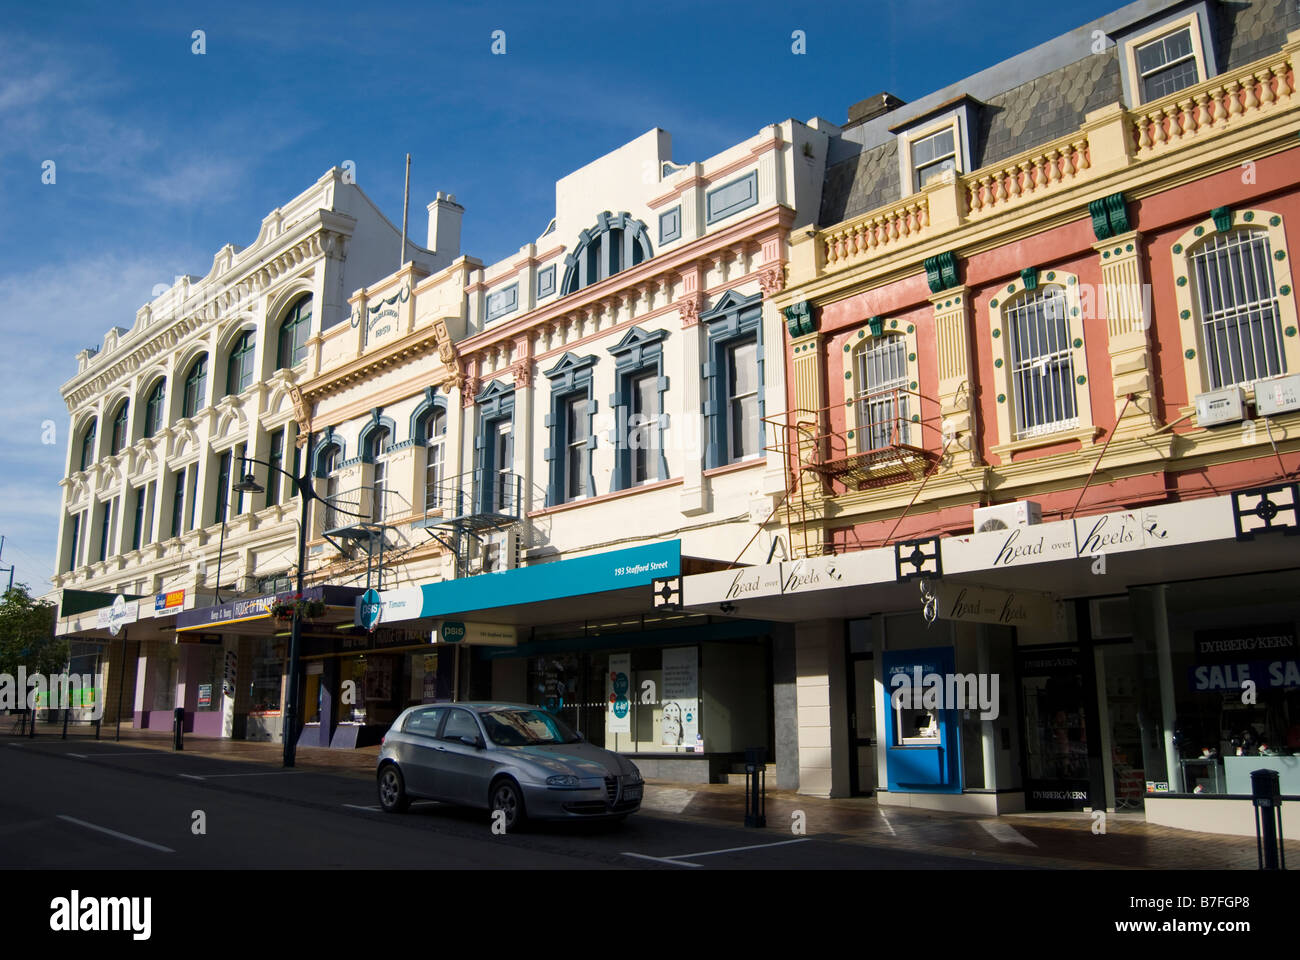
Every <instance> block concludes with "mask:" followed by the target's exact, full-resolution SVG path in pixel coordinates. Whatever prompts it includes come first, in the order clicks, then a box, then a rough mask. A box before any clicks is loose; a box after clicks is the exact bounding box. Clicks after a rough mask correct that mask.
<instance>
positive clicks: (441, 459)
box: [424, 407, 447, 512]
mask: <svg viewBox="0 0 1300 960" xmlns="http://www.w3.org/2000/svg"><path fill="white" fill-rule="evenodd" d="M425 438H426V441H425V442H426V443H427V444H428V450H427V455H426V456H425V460H424V509H425V512H429V511H432V510H437V509H438V508H439V507H441V506H442V499H443V489H442V488H443V484H444V483H445V482H446V479H447V411H446V410H445V409H443V408H442V407H434V408H433V411H432V412H431V413H430V414H429V418H428V421H427V423H426V427H425Z"/></svg>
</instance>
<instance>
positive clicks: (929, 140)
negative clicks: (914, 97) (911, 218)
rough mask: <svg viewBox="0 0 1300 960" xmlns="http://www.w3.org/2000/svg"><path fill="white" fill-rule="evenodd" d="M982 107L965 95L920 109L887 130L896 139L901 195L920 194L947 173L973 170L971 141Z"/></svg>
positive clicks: (973, 153)
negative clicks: (895, 136)
mask: <svg viewBox="0 0 1300 960" xmlns="http://www.w3.org/2000/svg"><path fill="white" fill-rule="evenodd" d="M981 106H982V104H980V102H979V101H978V100H976V99H975V98H973V97H971V96H969V95H968V94H962V95H961V96H959V97H957V98H955V99H953V100H948V101H946V102H945V103H940V104H938V105H936V106H933V107H930V108H929V109H922V110H921V111H920V112H919V113H917V114H916V115H915V116H912V117H909V118H908V119H906V120H903V121H901V122H900V123H896V124H895V125H894V126H892V127H890V128H889V130H890V132H891V133H893V134H896V135H897V137H898V182H899V184H900V185H901V186H902V195H903V196H905V197H906V196H910V195H911V194H913V193H919V192H920V191H921V190H924V189H925V188H926V186H927V185H929V184H931V183H934V182H935V181H936V180H939V179H941V178H942V177H943V176H944V175H945V174H947V173H948V172H949V171H952V172H954V173H957V174H962V173H966V172H967V171H969V170H971V169H972V167H973V166H974V161H973V160H972V158H973V157H974V156H975V151H974V149H973V144H972V137H973V136H974V131H978V130H979V111H980V107H981Z"/></svg>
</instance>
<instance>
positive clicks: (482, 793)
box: [377, 703, 643, 831]
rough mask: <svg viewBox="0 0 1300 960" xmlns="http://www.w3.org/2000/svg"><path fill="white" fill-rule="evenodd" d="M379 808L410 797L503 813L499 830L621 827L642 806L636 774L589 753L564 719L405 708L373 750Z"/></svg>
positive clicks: (510, 709) (496, 707) (502, 711)
mask: <svg viewBox="0 0 1300 960" xmlns="http://www.w3.org/2000/svg"><path fill="white" fill-rule="evenodd" d="M377 775H378V779H379V802H380V804H381V805H382V806H383V808H384V810H386V811H388V812H389V813H400V812H402V811H403V810H405V809H406V808H407V806H408V805H409V803H410V801H411V800H412V799H427V800H441V801H445V802H448V803H457V804H462V805H464V806H467V807H480V808H486V809H489V810H493V811H496V810H501V811H503V812H504V814H505V827H506V830H507V831H509V830H513V829H515V828H516V827H518V826H520V825H521V824H522V823H523V822H524V820H525V818H535V819H583V818H586V819H590V818H597V817H604V818H613V819H619V820H621V819H624V818H625V817H627V816H629V815H630V814H633V813H635V812H636V811H637V810H638V809H640V807H641V794H642V790H643V782H642V779H641V771H639V770H637V768H636V765H635V764H634V763H632V761H630V760H628V759H627V758H625V757H621V756H619V755H618V754H617V753H613V752H611V751H609V750H605V749H603V748H601V747H597V746H593V745H592V744H590V743H587V742H585V741H584V740H583V739H582V735H581V734H578V733H574V731H573V730H571V729H570V728H569V727H568V726H567V725H565V723H564V722H563V721H561V720H560V719H558V718H557V717H555V716H553V715H552V714H550V713H547V712H546V711H545V710H541V709H539V708H537V707H531V706H525V705H520V704H514V703H438V704H428V705H425V706H418V707H409V708H407V709H406V710H405V711H403V713H402V714H401V715H400V716H399V717H398V718H397V719H396V720H394V721H393V725H392V727H391V728H390V729H389V731H388V733H387V734H386V735H385V736H384V739H383V743H382V746H381V747H380V750H379V768H378V771H377Z"/></svg>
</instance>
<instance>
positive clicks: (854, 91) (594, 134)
mask: <svg viewBox="0 0 1300 960" xmlns="http://www.w3.org/2000/svg"><path fill="white" fill-rule="evenodd" d="M1120 5H1121V4H1119V3H1117V2H1115V0H1108V2H1077V3H1071V4H1068V5H1067V4H1047V5H1044V4H1042V3H1032V4H1031V3H1028V2H1023V0H999V2H996V3H994V2H989V0H979V2H976V3H968V4H965V5H961V6H956V7H954V5H953V4H951V3H939V2H937V0H911V2H908V3H897V4H896V3H883V4H881V3H870V2H868V3H862V2H856V3H835V2H822V3H817V4H804V5H797V6H795V7H794V10H793V12H792V10H791V7H792V5H791V4H789V3H769V2H763V0H751V2H735V3H733V2H724V0H713V2H706V3H700V2H684V3H675V2H658V3H653V4H650V3H643V4H631V3H624V2H615V3H610V4H603V5H600V4H590V3H573V4H569V3H565V2H550V3H537V2H530V3H505V2H502V3H493V4H418V5H417V4H412V5H401V4H394V3H373V4H363V3H355V2H353V3H324V2H317V3H310V4H293V5H291V4H275V5H269V4H264V3H249V4H245V3H221V4H212V5H206V6H205V5H200V4H184V5H176V4H138V3H129V2H128V3H112V4H105V3H93V4H91V3H82V4H78V3H58V4H53V3H45V4H23V5H22V6H21V7H19V6H17V5H16V4H14V3H13V2H12V0H6V2H5V7H7V8H8V9H5V10H4V11H3V16H2V18H0V23H2V24H3V25H2V26H0V176H2V177H3V181H2V186H0V336H2V337H3V341H2V344H3V349H0V534H4V535H5V536H6V540H5V544H4V548H3V554H2V555H0V565H3V566H7V565H8V564H9V563H14V564H15V565H16V567H17V572H16V575H17V579H18V580H19V581H24V582H26V583H28V584H30V585H31V586H32V587H33V589H34V590H35V591H37V592H43V591H44V590H46V589H48V585H49V584H48V581H49V577H50V576H52V574H53V572H54V570H53V562H54V541H55V537H56V532H57V517H58V510H59V494H60V490H59V487H58V481H59V479H60V478H61V477H62V475H63V467H64V463H65V459H66V455H67V436H66V431H67V427H68V417H67V410H66V408H65V407H64V405H63V402H62V400H61V399H60V397H59V387H60V385H61V384H62V383H63V382H64V381H66V380H67V379H68V378H69V377H70V376H72V374H73V373H74V372H75V369H76V367H75V360H74V356H75V354H76V353H77V351H79V350H80V349H82V348H83V347H87V346H91V345H98V344H99V343H101V341H102V339H103V335H104V333H105V332H106V331H107V330H108V329H109V328H110V327H112V326H114V325H117V326H122V327H127V328H129V327H130V326H131V325H132V323H133V322H134V320H135V312H136V310H137V309H138V308H139V307H140V306H141V305H142V304H143V303H145V302H146V301H148V300H149V299H150V296H151V291H152V289H153V288H154V287H155V286H156V285H158V284H160V283H166V284H169V283H170V282H171V280H172V278H173V277H174V276H176V275H177V274H181V273H191V274H198V275H200V276H201V275H204V274H206V273H207V272H208V270H209V269H210V268H211V266H212V257H213V255H214V254H215V253H216V251H217V250H218V249H219V248H220V247H221V246H222V245H223V244H225V243H227V242H233V243H235V244H238V245H243V244H247V243H249V242H250V241H252V240H253V239H254V238H255V237H256V235H257V230H258V227H259V225H260V224H261V221H262V218H263V217H264V216H265V215H266V214H267V213H268V212H270V211H271V210H272V209H274V208H275V207H277V206H280V205H281V204H283V203H285V202H286V201H288V200H289V199H291V198H292V197H293V196H295V195H296V194H298V193H299V192H301V191H302V190H303V189H305V188H306V187H307V186H309V185H310V184H311V183H313V182H314V181H315V180H316V178H317V177H319V176H320V175H321V174H322V173H324V172H325V171H326V170H328V169H329V168H330V167H332V166H335V165H340V164H342V163H343V162H344V161H347V160H351V161H352V162H353V163H355V164H356V173H357V182H358V183H359V184H360V186H361V187H362V188H363V189H364V190H365V191H366V193H367V194H369V195H370V197H371V198H372V199H373V200H374V201H375V202H376V203H377V204H378V205H379V207H380V209H382V210H383V211H384V212H385V213H386V214H387V215H388V217H389V218H390V219H392V220H393V221H394V222H395V223H400V222H401V214H402V211H401V204H402V177H403V162H404V155H405V154H406V153H407V152H408V151H409V152H410V153H411V154H412V171H411V210H412V223H413V224H414V226H413V227H412V231H411V232H412V235H413V236H414V237H415V238H416V239H417V240H422V239H423V224H424V206H425V204H427V203H428V201H429V200H430V199H432V197H433V194H434V192H435V191H436V190H444V191H448V192H451V193H454V194H455V195H456V197H457V199H458V200H459V201H460V202H461V203H462V204H464V205H465V207H466V214H465V223H464V232H463V237H462V250H463V251H464V252H465V253H468V254H471V255H473V256H476V257H478V258H480V259H481V260H483V261H484V262H489V263H490V262H492V261H494V260H497V259H499V258H500V257H502V256H505V255H506V254H508V253H510V252H511V251H514V250H517V249H519V247H520V246H521V245H522V244H524V243H526V242H528V241H529V240H531V239H533V238H534V237H536V236H537V235H538V233H540V232H541V230H542V228H543V227H544V226H545V225H546V223H547V221H549V220H550V218H551V216H552V215H553V207H554V197H555V188H554V183H555V180H557V179H558V178H560V177H562V176H564V175H565V174H567V173H569V172H571V171H573V170H575V169H577V168H578V167H580V166H582V165H584V164H586V163H588V162H589V161H591V160H592V159H594V158H596V157H598V156H600V155H601V154H604V153H606V152H608V151H609V150H611V149H613V148H615V147H617V146H619V145H621V144H623V143H625V142H627V141H628V140H631V139H632V138H634V137H636V136H637V135H639V134H641V133H643V132H645V131H646V130H648V129H650V128H651V127H655V126H658V127H662V128H664V129H666V130H668V131H669V132H670V133H671V134H672V135H673V154H674V159H675V160H677V161H678V162H685V161H690V160H699V159H704V158H706V157H708V156H710V155H712V154H714V153H716V152H718V151H719V150H722V149H724V148H726V147H727V146H730V145H731V144H733V143H735V142H737V141H739V140H741V139H744V138H745V137H748V136H750V135H752V134H753V133H755V132H757V130H758V129H759V128H760V127H762V126H763V125H764V124H767V123H772V122H777V121H780V120H782V119H785V118H787V117H797V118H799V119H802V120H806V119H808V118H810V117H813V116H823V117H826V118H827V119H829V120H832V121H835V122H842V121H843V120H844V118H845V116H846V110H847V107H848V105H849V104H851V103H853V102H855V101H857V100H860V99H862V98H864V97H868V96H871V95H872V94H875V93H879V92H881V91H885V90H887V91H889V92H891V93H893V94H895V95H897V96H899V97H902V98H903V99H904V100H909V101H910V100H914V99H917V98H919V97H921V96H923V95H925V94H926V93H929V92H930V91H932V90H935V89H937V88H939V87H942V86H944V85H946V84H948V83H951V82H954V81H956V80H959V79H961V78H962V77H964V76H967V75H969V74H972V73H975V72H977V71H979V70H981V69H983V68H985V67H988V66H992V65H993V64H995V63H997V62H999V61H1000V60H1004V59H1006V58H1007V57H1009V56H1012V55H1014V54H1016V53H1018V52H1020V51H1021V50H1024V49H1027V48H1029V47H1031V46H1034V45H1035V44H1037V43H1040V42H1042V41H1044V40H1048V39H1050V38H1051V37H1054V36H1057V35H1058V34H1061V33H1064V32H1066V31H1068V30H1070V29H1072V28H1074V27H1077V26H1079V25H1081V24H1083V23H1086V22H1088V21H1090V20H1092V19H1095V18H1096V17H1098V16H1101V15H1102V14H1104V13H1106V12H1108V11H1110V10H1112V9H1115V8H1117V7H1118V6H1120ZM178 7H179V8H183V9H178ZM194 30H203V31H204V33H205V42H206V52H205V53H204V54H203V55H201V56H199V55H195V54H194V53H192V52H191V48H192V45H193V43H194V41H193V40H192V39H191V36H192V33H193V31H194ZM494 30H504V31H505V40H506V53H505V55H504V56H494V55H493V54H492V53H491V50H490V47H491V43H492V32H493V31H494ZM795 30H802V31H804V33H805V36H806V51H807V52H806V53H805V54H804V55H795V54H794V53H793V52H792V50H791V47H792V43H793V41H792V39H791V35H792V33H793V32H794V31H795ZM47 160H53V161H54V162H55V164H56V168H55V170H56V181H55V183H53V184H43V183H42V182H41V173H42V164H43V163H44V162H45V161H47ZM47 420H52V421H53V422H54V425H55V431H54V439H55V441H56V442H55V443H53V444H46V443H42V439H43V434H45V435H46V436H45V437H44V438H45V439H48V431H45V430H43V427H42V424H43V423H44V422H45V421H47Z"/></svg>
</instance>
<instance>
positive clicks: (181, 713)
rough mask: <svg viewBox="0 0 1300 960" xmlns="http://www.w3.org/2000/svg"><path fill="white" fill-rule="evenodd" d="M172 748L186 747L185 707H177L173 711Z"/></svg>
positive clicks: (181, 748) (180, 748)
mask: <svg viewBox="0 0 1300 960" xmlns="http://www.w3.org/2000/svg"><path fill="white" fill-rule="evenodd" d="M172 749H173V750H184V749H185V708H184V707H177V708H176V709H175V710H173V711H172Z"/></svg>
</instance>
